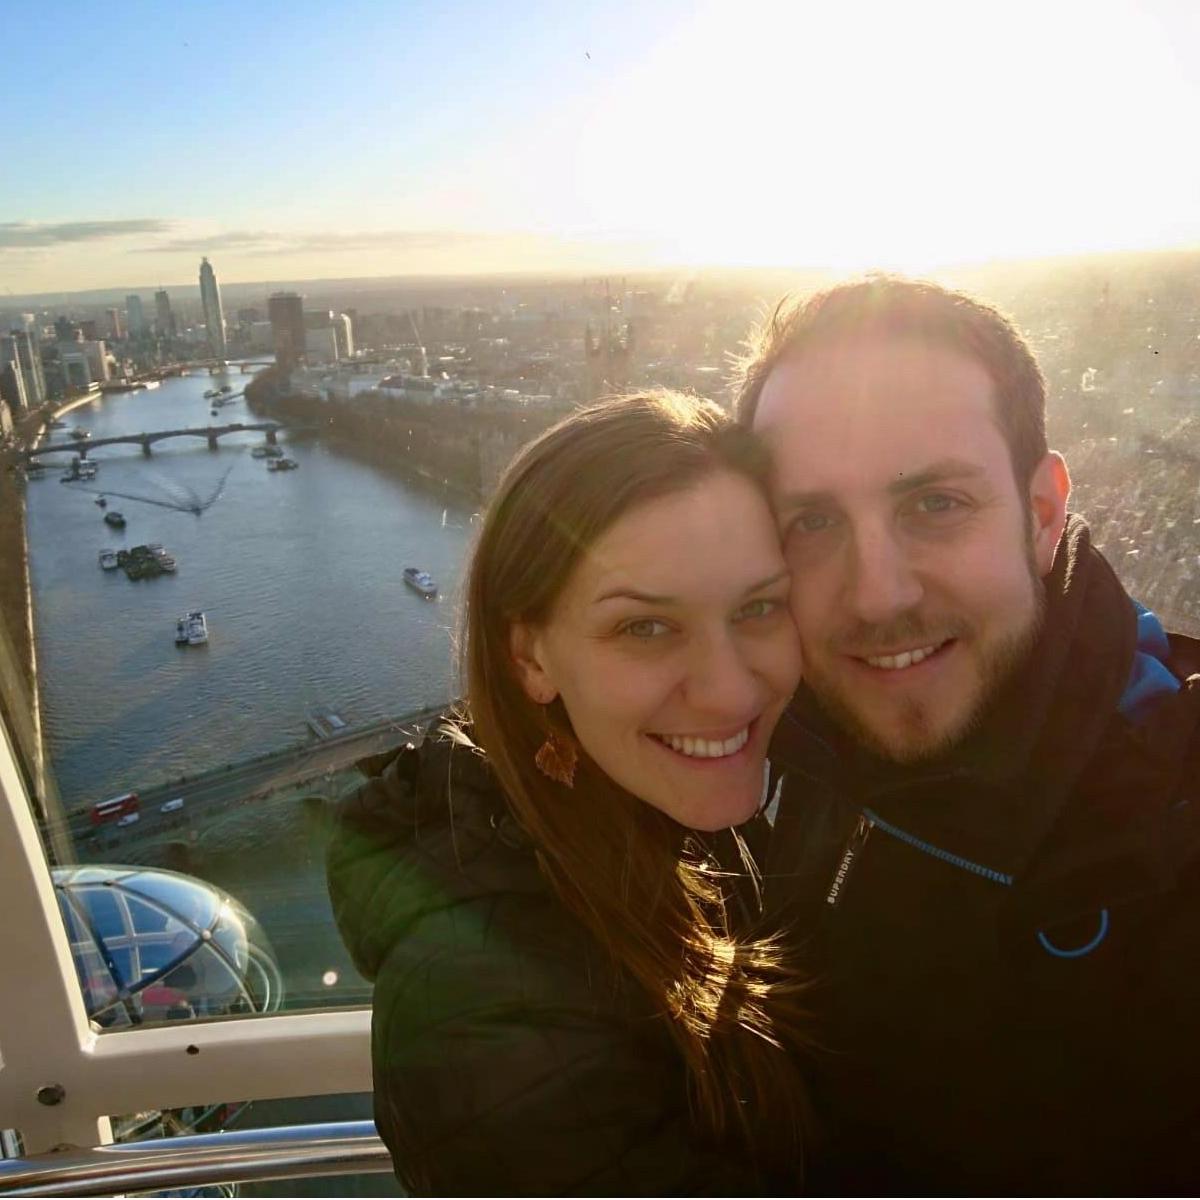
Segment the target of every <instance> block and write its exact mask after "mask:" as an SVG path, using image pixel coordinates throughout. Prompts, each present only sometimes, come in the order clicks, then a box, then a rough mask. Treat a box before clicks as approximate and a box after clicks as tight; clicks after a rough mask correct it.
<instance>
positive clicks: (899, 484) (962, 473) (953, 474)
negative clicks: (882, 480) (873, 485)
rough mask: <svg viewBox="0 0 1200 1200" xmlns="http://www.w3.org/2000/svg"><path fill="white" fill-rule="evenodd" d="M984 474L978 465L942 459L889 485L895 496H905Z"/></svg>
mask: <svg viewBox="0 0 1200 1200" xmlns="http://www.w3.org/2000/svg"><path fill="white" fill-rule="evenodd" d="M982 474H984V469H983V467H981V466H980V465H979V464H978V463H972V462H967V461H966V459H962V458H942V459H939V460H938V461H937V462H935V463H930V464H929V466H927V467H923V468H922V469H921V470H920V471H916V472H914V473H913V474H911V475H901V476H900V477H899V478H898V479H895V480H893V481H892V483H890V484H889V485H888V491H889V492H891V493H892V495H893V496H896V495H904V494H905V493H907V492H915V491H917V490H918V489H919V488H923V487H928V486H929V485H930V484H931V483H946V482H947V481H948V480H951V479H973V478H975V477H977V476H979V475H982Z"/></svg>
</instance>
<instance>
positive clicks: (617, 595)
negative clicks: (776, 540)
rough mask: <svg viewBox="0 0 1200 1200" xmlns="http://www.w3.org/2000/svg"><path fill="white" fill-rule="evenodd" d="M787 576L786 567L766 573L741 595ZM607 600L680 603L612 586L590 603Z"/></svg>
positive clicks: (664, 603) (599, 602)
mask: <svg viewBox="0 0 1200 1200" xmlns="http://www.w3.org/2000/svg"><path fill="white" fill-rule="evenodd" d="M788 577H789V572H788V570H787V569H786V568H784V570H782V571H776V572H775V574H774V575H768V576H767V577H766V579H760V580H758V581H757V582H756V583H752V584H751V585H750V586H749V587H748V588H746V590H745V591H744V592H743V593H742V595H743V596H752V595H753V594H754V593H755V592H761V591H763V590H764V589H766V588H769V587H772V586H774V585H775V584H777V583H778V582H779V581H780V580H781V579H787V578H788ZM609 600H637V601H640V602H641V603H642V604H660V605H663V606H666V605H671V604H679V603H680V600H679V597H677V596H656V595H654V594H652V593H650V592H639V591H638V590H637V589H636V588H627V587H618V588H613V590H612V591H611V592H605V593H604V594H603V595H600V596H597V597H596V598H595V600H593V601H592V603H593V604H604V603H605V602H606V601H609Z"/></svg>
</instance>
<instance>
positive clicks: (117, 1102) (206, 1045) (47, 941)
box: [0, 728, 371, 1154]
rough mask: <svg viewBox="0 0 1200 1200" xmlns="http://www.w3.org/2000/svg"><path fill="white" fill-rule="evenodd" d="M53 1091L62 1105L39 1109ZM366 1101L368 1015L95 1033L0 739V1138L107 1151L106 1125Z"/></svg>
mask: <svg viewBox="0 0 1200 1200" xmlns="http://www.w3.org/2000/svg"><path fill="white" fill-rule="evenodd" d="M55 1085H57V1087H58V1088H59V1089H61V1094H62V1098H61V1100H59V1101H58V1102H57V1103H52V1104H46V1103H44V1102H43V1101H39V1099H38V1093H39V1091H41V1090H42V1089H47V1088H51V1089H52V1088H54V1087H55ZM370 1090H371V1056H370V1011H369V1010H368V1009H362V1008H357V1009H337V1010H329V1011H325V1012H312V1013H291V1014H277V1015H274V1016H269V1017H238V1018H231V1019H229V1020H225V1021H213V1022H203V1023H199V1024H189V1023H183V1022H180V1023H172V1024H170V1025H166V1026H159V1027H154V1028H142V1029H124V1030H119V1031H112V1032H107V1031H103V1032H102V1031H99V1030H97V1029H95V1028H93V1026H92V1025H91V1023H90V1022H89V1021H88V1018H87V1014H86V1012H85V1010H84V1005H83V995H82V993H81V991H80V988H79V984H78V980H77V977H76V973H75V965H74V962H73V960H72V957H71V951H70V947H69V944H68V941H67V933H66V929H65V928H64V926H63V923H62V920H61V918H60V916H59V911H58V902H57V900H56V898H55V894H54V887H53V883H52V880H51V876H50V869H49V864H48V862H47V859H46V853H45V850H44V848H43V847H42V844H41V841H40V839H39V837H38V832H37V827H36V825H35V823H34V820H33V816H32V812H31V806H30V802H29V798H28V796H27V795H26V792H25V788H24V786H23V784H22V781H21V776H20V773H19V771H18V770H17V764H16V760H15V758H14V755H13V748H12V744H11V742H10V740H9V737H8V731H7V730H6V729H3V728H0V1129H17V1130H19V1131H20V1133H21V1135H22V1138H23V1140H24V1148H25V1153H26V1154H37V1153H41V1152H42V1151H45V1150H49V1149H52V1148H54V1147H56V1146H68V1145H69V1146H79V1147H86V1146H94V1145H103V1144H107V1143H111V1142H112V1129H111V1126H110V1122H109V1120H108V1117H109V1115H113V1114H118V1113H134V1112H141V1111H144V1110H146V1109H158V1108H183V1107H187V1106H191V1105H207V1104H216V1103H220V1102H221V1101H226V1100H266V1099H277V1098H281V1097H288V1096H315V1095H330V1094H337V1093H346V1092H367V1091H370ZM46 1098H51V1097H50V1096H49V1095H47V1096H46Z"/></svg>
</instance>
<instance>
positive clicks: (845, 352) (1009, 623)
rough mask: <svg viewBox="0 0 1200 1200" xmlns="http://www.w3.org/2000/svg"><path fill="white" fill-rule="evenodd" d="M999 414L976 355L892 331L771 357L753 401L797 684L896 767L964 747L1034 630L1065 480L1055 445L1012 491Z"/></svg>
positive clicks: (1013, 481) (1060, 523)
mask: <svg viewBox="0 0 1200 1200" xmlns="http://www.w3.org/2000/svg"><path fill="white" fill-rule="evenodd" d="M994 414H995V410H994V398H993V385H992V382H991V378H990V377H989V375H988V374H987V372H986V371H985V370H984V368H983V367H982V366H980V365H979V364H978V363H976V362H975V361H974V360H973V359H971V358H968V357H966V356H965V355H962V354H958V353H956V352H954V351H951V350H947V349H942V348H939V347H936V346H930V345H928V344H926V343H923V342H920V341H916V340H911V339H901V338H894V337H885V336H858V337H851V338H845V339H842V340H840V341H837V342H830V343H828V344H825V345H822V346H819V347H816V348H813V349H807V350H805V351H804V352H803V353H802V354H801V355H799V356H798V357H795V358H792V359H789V360H785V361H783V362H781V363H780V365H778V366H777V367H776V368H775V369H774V370H773V371H772V372H771V374H770V375H769V376H768V378H767V381H766V385H765V386H764V388H763V391H762V395H761V397H760V400H759V405H758V410H757V413H756V416H755V420H754V426H755V429H756V430H758V431H759V432H761V433H762V435H763V436H764V437H765V439H766V440H767V442H768V445H769V446H770V448H771V452H772V457H773V461H774V473H773V481H772V490H773V499H774V503H775V508H776V513H777V517H778V521H779V526H780V531H781V534H782V537H783V541H784V553H785V556H786V558H787V561H788V565H789V566H790V567H791V570H792V577H793V583H792V598H791V605H792V612H793V614H794V616H795V619H796V624H797V626H798V627H799V630H800V639H801V648H802V652H803V663H804V675H805V680H806V681H807V683H808V685H809V687H810V688H811V689H812V691H813V692H814V694H815V695H816V696H817V698H818V699H819V700H820V701H821V703H822V704H823V705H824V707H825V708H826V709H827V710H828V711H829V712H830V713H831V715H833V716H834V718H835V719H837V720H838V721H839V723H841V724H842V725H843V726H844V727H845V728H846V729H847V730H848V731H849V732H850V733H851V734H853V735H854V736H855V737H856V738H857V739H858V740H860V741H861V742H863V743H864V744H865V745H867V746H868V747H869V748H870V749H872V750H873V751H874V752H875V753H877V754H881V755H882V756H884V757H886V758H889V759H893V760H896V761H900V762H913V761H918V760H921V759H927V758H931V757H934V756H936V755H937V754H939V753H941V752H943V751H945V750H947V749H949V748H950V747H951V746H953V745H954V744H956V743H957V742H958V741H960V740H961V739H962V738H963V737H964V736H965V735H966V734H967V733H968V732H969V731H970V730H971V729H972V728H973V727H974V725H975V724H976V723H977V721H978V719H979V717H980V716H981V714H982V713H983V711H984V710H985V709H986V707H987V705H988V703H989V702H990V701H991V700H992V699H993V698H994V697H995V695H996V693H997V692H998V690H999V689H1000V687H1001V686H1002V685H1003V684H1004V683H1005V682H1006V681H1007V680H1008V679H1009V678H1010V677H1011V675H1012V673H1013V671H1014V670H1015V669H1016V668H1017V667H1019V666H1020V665H1021V663H1022V662H1023V661H1024V660H1025V658H1026V657H1027V655H1028V653H1029V650H1030V648H1031V646H1032V644H1033V641H1034V639H1035V637H1036V635H1037V630H1038V626H1039V623H1040V616H1041V607H1042V592H1043V589H1042V585H1041V576H1043V575H1045V574H1046V573H1047V572H1048V571H1049V570H1050V567H1051V565H1052V564H1053V559H1054V549H1055V546H1056V545H1057V543H1058V538H1059V535H1060V534H1061V532H1062V528H1063V524H1064V522H1065V519H1066V499H1067V492H1068V489H1069V482H1068V480H1067V476H1066V469H1065V467H1063V465H1062V461H1061V459H1059V458H1058V457H1057V455H1048V456H1047V457H1046V459H1044V460H1043V462H1042V463H1041V464H1040V465H1039V467H1038V469H1037V471H1036V472H1035V476H1034V480H1033V483H1032V484H1031V487H1030V491H1029V494H1028V495H1027V496H1026V495H1022V494H1021V492H1020V490H1019V489H1018V485H1017V482H1016V479H1015V477H1014V475H1013V468H1012V462H1011V459H1010V457H1009V450H1008V445H1007V443H1006V441H1005V439H1004V435H1003V434H1002V433H1001V431H1000V428H999V426H998V425H997V423H996V420H995V415H994Z"/></svg>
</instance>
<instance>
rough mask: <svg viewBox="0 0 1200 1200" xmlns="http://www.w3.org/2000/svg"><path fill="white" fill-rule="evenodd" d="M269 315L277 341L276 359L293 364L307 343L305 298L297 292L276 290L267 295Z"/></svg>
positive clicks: (285, 363) (287, 364) (302, 352)
mask: <svg viewBox="0 0 1200 1200" xmlns="http://www.w3.org/2000/svg"><path fill="white" fill-rule="evenodd" d="M267 316H268V317H270V319H271V332H272V333H273V334H274V341H275V361H276V362H278V363H279V364H280V365H281V366H291V365H293V364H294V363H295V362H296V361H297V360H298V359H299V358H300V357H301V356H302V355H303V354H304V345H305V340H304V339H305V328H304V300H303V298H302V297H300V296H298V295H297V294H296V293H295V292H274V293H273V294H272V295H270V296H268V297H267Z"/></svg>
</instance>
